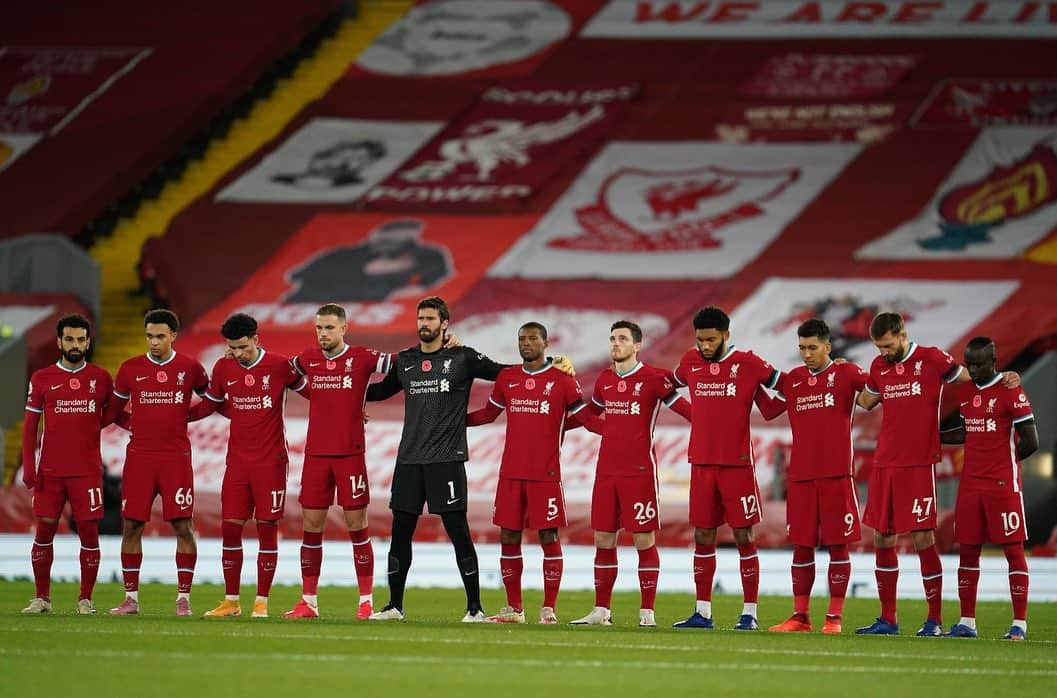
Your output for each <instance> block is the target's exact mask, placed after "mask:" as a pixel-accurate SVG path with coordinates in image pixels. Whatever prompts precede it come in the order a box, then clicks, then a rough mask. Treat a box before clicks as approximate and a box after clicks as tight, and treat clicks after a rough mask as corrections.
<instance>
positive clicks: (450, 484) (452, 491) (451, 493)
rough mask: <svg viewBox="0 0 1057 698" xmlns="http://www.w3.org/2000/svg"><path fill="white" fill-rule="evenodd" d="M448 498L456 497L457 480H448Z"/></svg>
mask: <svg viewBox="0 0 1057 698" xmlns="http://www.w3.org/2000/svg"><path fill="white" fill-rule="evenodd" d="M448 499H455V480H448Z"/></svg>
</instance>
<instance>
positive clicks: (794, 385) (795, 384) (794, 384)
mask: <svg viewBox="0 0 1057 698" xmlns="http://www.w3.org/2000/svg"><path fill="white" fill-rule="evenodd" d="M803 384H804V381H800V382H799V383H793V387H794V388H795V387H796V386H798V385H803Z"/></svg>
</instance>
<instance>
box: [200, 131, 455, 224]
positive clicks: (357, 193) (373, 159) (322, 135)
mask: <svg viewBox="0 0 1057 698" xmlns="http://www.w3.org/2000/svg"><path fill="white" fill-rule="evenodd" d="M441 126H443V124H442V123H441V122H435V121H392V120H389V121H369V120H365V119H337V118H326V117H318V118H314V119H312V120H311V121H309V122H308V123H306V124H305V125H304V126H302V127H301V128H299V129H298V130H297V131H296V132H295V133H293V134H291V135H290V137H289V138H287V139H286V140H285V141H284V142H283V143H282V144H280V145H279V146H278V147H277V148H276V149H275V150H273V151H272V152H271V153H269V154H268V155H266V156H265V157H264V159H262V160H261V161H260V162H259V163H258V164H257V165H256V166H254V167H253V168H252V169H250V170H249V171H247V172H246V173H244V174H243V175H242V176H241V177H239V178H238V179H236V180H235V181H234V182H232V183H231V184H229V185H228V186H227V187H225V188H224V189H223V190H222V191H221V192H220V193H219V194H217V199H218V200H219V201H246V202H254V203H256V202H275V203H296V204H303V203H346V204H347V203H352V202H354V201H356V200H357V199H359V198H360V197H361V196H362V195H363V194H364V192H366V191H367V190H368V189H370V188H371V187H372V186H374V185H375V184H377V183H378V182H380V181H382V180H383V179H384V178H385V177H386V176H388V175H389V173H391V172H392V171H393V170H395V169H396V168H397V167H399V166H400V164H401V163H403V162H404V161H405V160H406V159H407V158H408V157H410V156H411V154H412V153H414V152H415V151H416V150H418V149H419V148H421V147H422V144H423V143H425V142H426V141H428V140H429V139H430V138H432V137H433V135H434V134H435V133H436V132H437V131H439V130H440V128H441Z"/></svg>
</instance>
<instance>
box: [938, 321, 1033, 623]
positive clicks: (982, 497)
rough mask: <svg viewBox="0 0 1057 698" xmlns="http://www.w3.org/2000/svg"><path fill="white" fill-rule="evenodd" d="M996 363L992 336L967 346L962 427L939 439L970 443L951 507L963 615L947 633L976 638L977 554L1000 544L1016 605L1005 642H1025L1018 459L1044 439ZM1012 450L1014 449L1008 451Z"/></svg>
mask: <svg viewBox="0 0 1057 698" xmlns="http://www.w3.org/2000/svg"><path fill="white" fill-rule="evenodd" d="M997 361H998V358H997V355H996V351H995V343H994V342H993V341H992V340H991V339H990V338H988V337H975V338H973V339H971V340H969V343H968V344H967V345H966V347H965V365H966V367H967V368H968V369H969V376H970V377H971V378H972V382H971V383H963V384H962V385H960V386H959V387H958V402H959V417H960V420H959V421H960V422H961V424H960V425H959V426H957V427H955V428H953V429H948V430H946V431H943V432H941V433H940V441H941V442H942V443H947V444H961V443H964V444H965V459H964V461H963V466H962V474H961V481H960V482H959V484H958V502H957V504H956V505H955V507H954V522H955V526H954V537H955V539H956V540H957V541H958V548H959V551H960V554H961V560H960V562H959V564H958V596H959V597H960V599H961V606H962V608H961V611H962V617H961V620H959V621H958V623H957V624H955V625H952V626H951V629H950V632H948V633H947V635H948V636H950V637H967V638H972V637H976V636H977V630H976V591H977V586H978V585H979V583H980V550H981V548H982V547H983V545H984V543H997V544H999V545H1001V546H1002V552H1003V553H1005V556H1006V561H1007V563H1008V565H1009V594H1010V598H1011V600H1012V602H1013V625H1012V627H1010V629H1009V632H1008V633H1006V635H1005V639H1007V640H1024V639H1026V638H1027V634H1028V621H1027V617H1028V615H1027V611H1028V563H1027V560H1025V559H1024V541H1026V540H1027V537H1028V530H1027V521H1026V520H1025V517H1024V492H1023V486H1024V483H1023V482H1022V479H1021V468H1020V461H1022V460H1024V459H1025V458H1027V457H1028V456H1030V455H1031V454H1032V453H1034V452H1035V451H1036V450H1038V448H1039V434H1038V431H1036V429H1035V415H1034V414H1032V411H1031V403H1030V402H1028V396H1027V395H1026V394H1025V393H1024V392H1023V390H1019V389H1015V388H1013V389H1010V388H1006V387H1004V386H1002V385H1001V384H1000V383H1001V376H1000V375H999V374H998V371H997V370H995V365H996V363H997ZM1013 444H1016V447H1015V449H1014V448H1011V446H1012V445H1013Z"/></svg>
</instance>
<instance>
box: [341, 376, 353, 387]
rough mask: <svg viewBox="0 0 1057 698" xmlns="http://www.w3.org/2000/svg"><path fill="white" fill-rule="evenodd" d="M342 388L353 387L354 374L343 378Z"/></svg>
mask: <svg viewBox="0 0 1057 698" xmlns="http://www.w3.org/2000/svg"><path fill="white" fill-rule="evenodd" d="M341 387H342V388H352V376H345V377H344V378H342V379H341Z"/></svg>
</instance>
